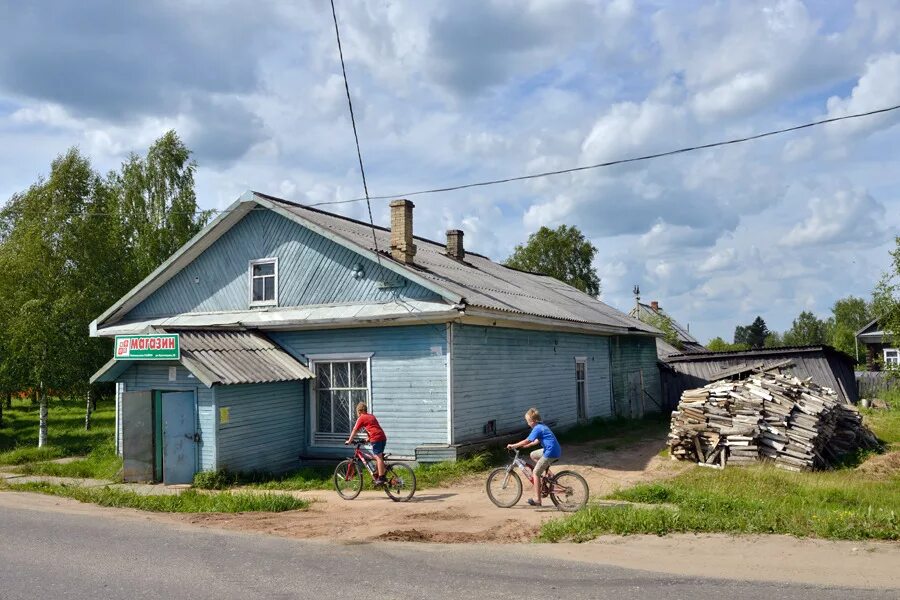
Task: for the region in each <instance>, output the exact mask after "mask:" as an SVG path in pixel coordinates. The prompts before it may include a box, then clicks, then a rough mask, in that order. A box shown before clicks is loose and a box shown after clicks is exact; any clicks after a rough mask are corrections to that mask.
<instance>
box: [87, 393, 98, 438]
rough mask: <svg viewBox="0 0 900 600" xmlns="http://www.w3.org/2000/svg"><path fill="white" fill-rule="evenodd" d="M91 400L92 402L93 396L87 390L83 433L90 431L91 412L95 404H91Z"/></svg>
mask: <svg viewBox="0 0 900 600" xmlns="http://www.w3.org/2000/svg"><path fill="white" fill-rule="evenodd" d="M91 400H93V394H92V393H91V390H88V393H87V407H85V410H84V430H85V431H90V430H91V413H92V412H93V407H94V405H95V404H96V402H95V403H92V402H91Z"/></svg>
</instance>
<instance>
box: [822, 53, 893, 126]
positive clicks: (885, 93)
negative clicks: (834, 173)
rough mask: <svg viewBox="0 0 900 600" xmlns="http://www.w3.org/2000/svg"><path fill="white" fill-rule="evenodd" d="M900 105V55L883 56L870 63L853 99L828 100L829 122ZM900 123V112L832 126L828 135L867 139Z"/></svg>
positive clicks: (832, 98) (873, 59)
mask: <svg viewBox="0 0 900 600" xmlns="http://www.w3.org/2000/svg"><path fill="white" fill-rule="evenodd" d="M897 104H900V54H898V53H894V52H892V53H889V54H883V55H880V56H877V57H874V58H872V59H870V60H869V61H868V62H867V63H866V68H865V71H864V72H863V75H862V77H860V78H859V81H858V82H857V84H856V86H855V87H854V88H853V91H852V92H850V96H849V97H847V98H841V97H839V96H832V97H831V98H829V99H828V118H834V117H843V116H846V115H849V114H857V113H863V112H868V111H871V110H877V109H880V108H886V107H888V106H894V105H897ZM898 122H900V111H894V112H893V113H886V114H882V115H876V116H872V117H866V118H864V119H852V120H847V121H841V122H839V123H831V124H829V125H827V126H826V131H828V132H829V133H831V134H833V135H841V136H847V135H855V136H859V135H867V134H870V133H872V132H874V131H878V130H883V129H886V128H888V127H892V126H894V125H896V124H897V123H898Z"/></svg>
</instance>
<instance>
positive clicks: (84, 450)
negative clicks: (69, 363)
mask: <svg viewBox="0 0 900 600" xmlns="http://www.w3.org/2000/svg"><path fill="white" fill-rule="evenodd" d="M84 410H85V406H84V401H83V400H80V399H70V400H65V399H59V398H53V399H51V401H50V407H49V417H48V431H47V433H48V444H47V445H46V446H44V447H43V448H38V447H37V441H38V407H37V406H33V405H32V404H31V402H30V401H29V400H20V399H16V400H13V404H12V408H8V409H7V408H4V410H3V426H2V427H0V465H22V464H25V463H32V462H37V461H47V460H53V459H55V458H63V457H67V456H84V455H88V454H90V453H91V452H92V451H93V450H94V449H95V448H100V447H102V446H103V445H104V444H109V443H110V440H112V439H113V432H114V429H115V405H114V403H113V401H112V400H100V401H98V402H97V410H96V411H94V413H93V415H92V416H91V429H90V431H85V429H84Z"/></svg>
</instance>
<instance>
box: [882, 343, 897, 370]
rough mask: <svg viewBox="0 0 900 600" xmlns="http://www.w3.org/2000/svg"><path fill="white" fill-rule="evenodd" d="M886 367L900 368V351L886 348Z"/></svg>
mask: <svg viewBox="0 0 900 600" xmlns="http://www.w3.org/2000/svg"><path fill="white" fill-rule="evenodd" d="M884 365H885V366H892V367H900V349H897V348H885V349H884Z"/></svg>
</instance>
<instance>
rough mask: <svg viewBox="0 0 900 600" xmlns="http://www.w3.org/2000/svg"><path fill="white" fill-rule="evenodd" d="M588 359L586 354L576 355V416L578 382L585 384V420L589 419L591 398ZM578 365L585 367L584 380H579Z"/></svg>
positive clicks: (576, 414)
mask: <svg viewBox="0 0 900 600" xmlns="http://www.w3.org/2000/svg"><path fill="white" fill-rule="evenodd" d="M587 363H588V359H587V357H586V356H576V357H575V416H576V418H578V384H579V383H583V384H584V416H583V417H581V418H582V419H583V420H585V421H586V420H587V419H588V418H589V416H588V406H589V404H590V403H589V398H590V396H588V373H587V371H588V369H587ZM578 365H582V366H583V367H584V369H583V372H584V380H582V381H579V379H578Z"/></svg>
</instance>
